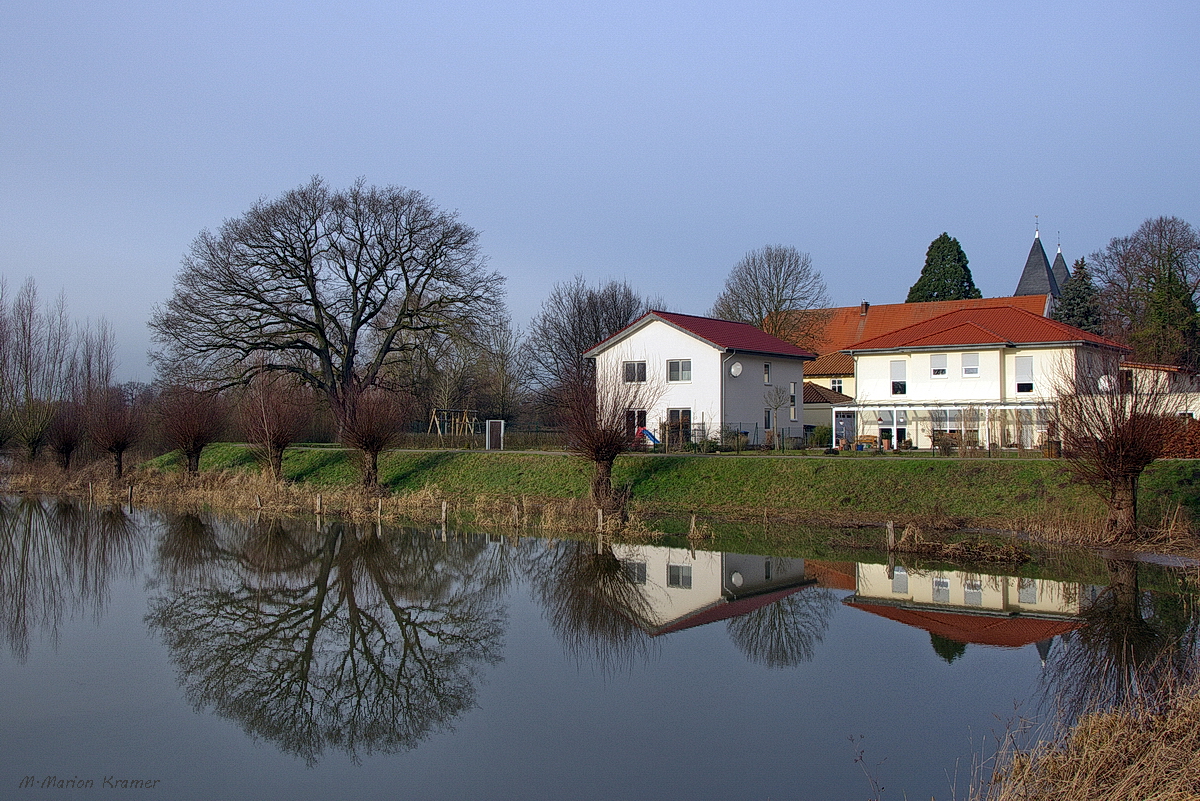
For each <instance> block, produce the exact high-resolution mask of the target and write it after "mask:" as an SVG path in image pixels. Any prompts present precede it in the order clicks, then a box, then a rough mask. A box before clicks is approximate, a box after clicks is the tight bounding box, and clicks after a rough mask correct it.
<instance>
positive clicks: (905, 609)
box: [844, 564, 1090, 648]
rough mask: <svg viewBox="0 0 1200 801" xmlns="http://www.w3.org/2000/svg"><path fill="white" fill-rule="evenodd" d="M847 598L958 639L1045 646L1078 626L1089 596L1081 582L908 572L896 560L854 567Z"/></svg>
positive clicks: (868, 609) (856, 604) (883, 614)
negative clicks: (891, 564) (853, 587)
mask: <svg viewBox="0 0 1200 801" xmlns="http://www.w3.org/2000/svg"><path fill="white" fill-rule="evenodd" d="M855 584H856V590H855V593H854V595H852V596H850V597H849V598H847V599H846V600H845V601H844V603H845V604H847V605H848V606H851V607H854V608H856V609H861V610H863V611H866V612H871V613H873V614H876V615H880V616H881V617H885V618H888V619H889V620H894V621H896V622H899V623H904V624H906V625H909V626H915V627H917V628H920V629H924V630H925V631H928V632H930V633H931V634H936V635H938V636H940V637H944V638H946V639H948V640H953V641H955V642H959V643H976V644H980V645H999V646H1007V647H1013V648H1016V647H1020V646H1024V645H1029V644H1030V643H1042V644H1044V645H1048V641H1049V640H1050V639H1051V638H1053V637H1054V636H1056V635H1059V634H1065V633H1066V632H1068V631H1071V630H1073V629H1076V628H1078V627H1079V626H1080V625H1081V622H1080V620H1079V618H1078V615H1079V613H1080V610H1081V608H1082V604H1083V603H1084V602H1085V601H1086V600H1087V599H1088V597H1090V596H1089V595H1088V588H1087V587H1085V586H1084V585H1081V584H1078V583H1073V582H1072V583H1067V582H1061V581H1052V580H1049V579H1034V578H1022V577H1018V576H992V575H983V574H980V573H968V572H964V571H957V570H948V571H940V570H934V571H921V572H916V571H914V572H912V573H909V572H908V571H907V570H906V569H905V568H904V567H902V566H900V565H896V566H895V567H894V568H889V567H888V566H887V565H876V564H859V565H858V566H857V568H856V580H855Z"/></svg>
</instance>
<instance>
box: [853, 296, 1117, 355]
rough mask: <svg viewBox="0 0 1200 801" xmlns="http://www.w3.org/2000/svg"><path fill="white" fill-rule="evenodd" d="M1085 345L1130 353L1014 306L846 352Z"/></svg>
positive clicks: (952, 317)
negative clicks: (996, 346)
mask: <svg viewBox="0 0 1200 801" xmlns="http://www.w3.org/2000/svg"><path fill="white" fill-rule="evenodd" d="M1068 342H1087V343H1090V344H1093V345H1099V346H1101V347H1105V348H1112V349H1113V350H1121V351H1126V352H1128V351H1129V348H1126V347H1124V346H1123V345H1120V344H1118V343H1116V342H1114V341H1112V340H1111V339H1106V338H1104V337H1102V336H1098V335H1097V334H1089V333H1088V332H1087V331H1082V330H1080V329H1078V328H1075V327H1074V326H1070V325H1067V324H1066V323H1060V322H1058V321H1056V320H1051V319H1049V318H1048V317H1042V316H1041V315H1040V314H1034V313H1033V312H1031V311H1028V310H1026V309H1022V308H1018V307H1016V306H1000V307H996V308H984V309H960V310H958V311H952V312H949V313H947V314H943V315H940V316H938V317H934V318H932V319H929V320H925V321H923V322H919V323H916V324H914V325H910V326H907V327H905V328H901V329H898V330H895V331H891V332H889V333H886V334H883V335H881V336H877V337H872V338H871V339H864V340H862V341H860V342H856V343H853V344H851V345H848V346H847V347H846V348H845V350H847V351H860V350H891V349H893V348H926V347H954V346H969V345H997V344H1004V343H1011V344H1014V345H1034V344H1041V343H1068Z"/></svg>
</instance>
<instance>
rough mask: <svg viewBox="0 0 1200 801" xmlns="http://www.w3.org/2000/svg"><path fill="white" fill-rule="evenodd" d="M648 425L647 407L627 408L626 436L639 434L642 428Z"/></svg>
mask: <svg viewBox="0 0 1200 801" xmlns="http://www.w3.org/2000/svg"><path fill="white" fill-rule="evenodd" d="M645 427H646V410H645V409H627V410H626V411H625V436H627V437H634V436H637V432H638V431H639V430H640V429H643V428H645Z"/></svg>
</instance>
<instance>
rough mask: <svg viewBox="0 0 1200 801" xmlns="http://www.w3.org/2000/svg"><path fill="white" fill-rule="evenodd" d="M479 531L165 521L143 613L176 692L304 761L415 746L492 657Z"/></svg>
mask: <svg viewBox="0 0 1200 801" xmlns="http://www.w3.org/2000/svg"><path fill="white" fill-rule="evenodd" d="M486 550H488V549H487V547H486V542H484V541H483V540H482V539H481V538H476V539H464V538H458V537H455V538H452V539H451V540H449V541H448V542H439V541H435V540H434V539H433V538H432V537H431V536H430V535H429V533H428V532H411V531H409V532H394V533H389V534H388V535H387V536H384V537H380V536H377V535H376V534H375V533H374V532H373V530H372V531H362V530H359V529H356V528H355V527H354V526H353V525H350V524H343V523H340V522H339V523H332V524H330V525H328V526H327V527H325V528H323V529H320V530H318V529H317V527H316V526H308V527H306V528H305V529H304V530H301V529H300V528H299V527H298V524H297V525H296V526H292V525H285V524H283V523H281V522H280V521H278V520H255V521H251V522H248V523H234V524H204V523H203V522H201V521H199V520H198V519H196V518H187V517H184V518H179V519H177V520H173V521H171V522H170V523H169V524H168V526H167V527H166V529H165V531H164V534H163V541H162V543H161V544H160V547H159V557H160V565H161V568H162V571H163V573H164V574H165V577H166V578H167V579H168V582H169V584H168V586H170V588H171V589H170V591H169V592H167V594H165V595H164V596H162V597H159V598H157V599H155V600H154V601H153V602H152V604H151V611H150V614H149V616H148V618H147V620H148V622H149V624H150V626H151V627H152V628H153V629H156V630H157V631H158V632H159V633H160V634H161V635H162V637H163V638H164V640H165V641H166V643H167V645H168V647H169V648H170V650H171V654H172V657H173V659H174V660H175V662H176V664H177V666H178V669H179V675H180V677H181V681H182V682H183V683H184V685H185V689H186V691H187V694H188V698H189V700H190V701H191V702H192V703H193V704H195V705H196V706H197V707H198V708H203V707H209V706H211V707H212V708H214V709H215V710H216V711H217V713H218V714H220V715H222V716H225V717H229V718H231V719H234V720H236V721H238V722H239V723H240V724H241V725H242V726H243V727H244V728H245V729H246V731H247V732H249V733H250V734H251V735H253V736H256V737H262V738H265V739H268V740H273V741H275V742H277V743H278V744H279V745H280V746H281V747H282V748H283V749H284V750H285V751H287V752H289V753H292V754H295V755H298V756H302V757H304V758H305V759H306V760H307V761H308V762H309V763H310V764H312V763H314V762H315V761H316V760H317V758H318V757H319V756H320V755H321V754H322V752H323V751H324V749H325V748H327V747H329V748H338V749H342V750H345V751H346V752H347V753H348V754H349V755H350V756H351V757H352V758H357V756H358V755H359V754H360V753H364V752H365V753H370V752H372V751H383V752H395V751H400V750H404V749H407V748H411V747H413V746H415V745H416V744H417V743H418V742H419V741H420V740H421V739H423V738H424V737H425V736H427V735H428V734H429V733H430V732H432V731H434V730H436V729H438V728H440V727H443V726H447V725H448V724H449V722H450V721H451V720H452V719H453V718H454V717H456V716H457V715H459V714H461V713H462V712H463V711H465V710H467V709H469V708H470V707H471V706H472V705H473V704H474V699H475V682H476V679H477V674H478V670H479V667H480V665H482V664H487V663H492V662H495V661H498V659H499V655H498V650H499V646H500V638H501V632H502V625H503V610H502V609H501V608H500V606H499V603H498V600H497V590H498V582H496V581H493V580H492V574H491V573H490V572H489V571H487V570H480V569H479V568H480V564H479V562H480V561H481V555H482V554H483V553H484V552H485V551H486Z"/></svg>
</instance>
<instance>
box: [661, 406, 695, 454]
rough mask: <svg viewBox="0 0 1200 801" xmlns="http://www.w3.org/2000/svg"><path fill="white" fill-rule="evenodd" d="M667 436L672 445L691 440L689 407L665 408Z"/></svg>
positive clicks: (690, 412)
mask: <svg viewBox="0 0 1200 801" xmlns="http://www.w3.org/2000/svg"><path fill="white" fill-rule="evenodd" d="M667 437H668V438H669V439H668V442H669V443H670V444H674V445H678V444H681V443H684V442H691V441H692V410H691V409H667Z"/></svg>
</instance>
